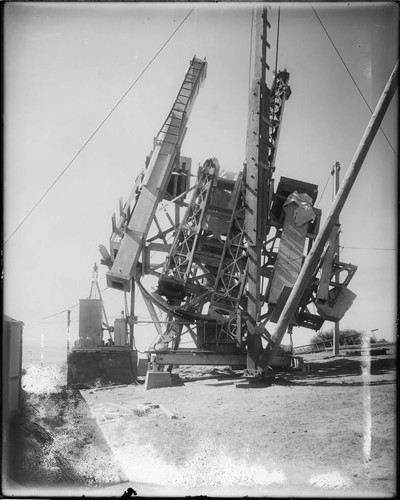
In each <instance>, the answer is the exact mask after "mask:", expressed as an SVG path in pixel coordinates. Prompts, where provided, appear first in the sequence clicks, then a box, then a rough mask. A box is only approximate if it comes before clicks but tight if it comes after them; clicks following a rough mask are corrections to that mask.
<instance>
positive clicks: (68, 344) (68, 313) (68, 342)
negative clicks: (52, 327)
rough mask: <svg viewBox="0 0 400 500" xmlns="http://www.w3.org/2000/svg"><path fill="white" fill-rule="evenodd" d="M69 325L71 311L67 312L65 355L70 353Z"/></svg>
mask: <svg viewBox="0 0 400 500" xmlns="http://www.w3.org/2000/svg"><path fill="white" fill-rule="evenodd" d="M70 325H71V311H70V310H68V311H67V353H69V352H70V332H69V327H70Z"/></svg>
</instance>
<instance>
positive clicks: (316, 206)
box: [315, 172, 332, 208]
mask: <svg viewBox="0 0 400 500" xmlns="http://www.w3.org/2000/svg"><path fill="white" fill-rule="evenodd" d="M331 177H332V174H331V172H329V175H328V179H327V181H326V183H325V187H324V189H323V191H322V194H321V197H320V199H319V201H318V203H317V204H316V205H315V208H318V205H319V204H320V203H321V200H322V197H323V196H324V193H325V189H326V187H327V185H328V182H329V179H330V178H331Z"/></svg>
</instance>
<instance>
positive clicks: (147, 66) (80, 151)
mask: <svg viewBox="0 0 400 500" xmlns="http://www.w3.org/2000/svg"><path fill="white" fill-rule="evenodd" d="M193 11H194V9H192V10H191V11H190V12H189V14H187V16H186V17H185V18H184V19H183V21H181V23H180V24H179V26H178V27H177V28H176V29H175V31H174V32H173V33H172V35H170V36H169V38H168V39H167V41H166V42H164V43H163V45H162V46H161V48H160V49H159V50H158V51H157V53H156V54H155V56H153V58H152V59H151V60H150V62H149V63H148V64H147V65H146V67H145V68H144V70H143V71H142V72H141V73H140V75H139V76H138V77H137V78H136V80H135V81H134V82H133V83H132V85H131V86H130V87H129V88H128V90H127V91H126V92H125V93H124V94H123V96H122V97H121V98H120V99H119V100H118V101H117V103H116V104H115V105H114V106H113V108H112V109H111V111H110V112H109V113H108V114H107V116H106V117H105V118H104V119H103V121H102V122H101V123H100V125H99V126H98V127H97V128H96V129H95V131H94V132H93V133H92V134H91V135H90V137H89V138H88V139H87V140H86V142H85V143H84V144H83V146H81V148H80V149H79V150H78V152H77V153H76V154H75V156H74V157H73V158H72V160H71V161H70V162H69V163H68V165H67V166H66V167H65V168H64V170H63V171H62V172H61V173H60V174H59V175H58V177H57V178H56V179H55V181H53V183H52V184H51V185H50V187H48V188H47V190H46V191H45V193H44V194H43V195H42V196H41V198H39V200H38V201H37V202H36V204H35V205H34V206H33V208H31V210H30V211H29V212H28V213H27V215H25V217H24V218H23V219H22V221H21V222H20V223H19V224H18V226H17V227H16V228H15V229H14V231H13V232H12V233H11V236H9V238H7V240H6V241H5V243H7V242H8V241H10V239H11V238H12V237H13V236H14V234H15V233H16V232H17V231H18V229H19V228H20V227H21V226H22V225H23V224H24V223H25V221H26V220H27V219H28V217H29V216H30V215H31V214H32V213H33V212H34V211H35V209H36V208H37V207H38V205H39V204H40V203H41V202H42V201H43V200H44V198H45V197H46V196H47V194H48V193H49V192H50V191H51V189H52V188H53V187H54V186H55V185H56V184H57V182H58V181H59V180H60V179H61V177H62V176H63V175H64V174H65V172H66V171H67V170H68V169H69V167H70V166H71V165H72V164H73V162H74V161H75V160H76V158H78V156H79V155H80V154H81V153H82V151H83V150H84V149H85V148H86V146H87V145H88V144H89V142H90V141H91V140H92V139H93V137H94V136H95V135H96V134H97V132H98V131H99V130H100V129H101V127H102V126H103V125H104V124H105V123H106V121H107V120H108V119H109V118H110V116H111V115H112V113H113V112H114V111H115V110H116V108H117V107H118V106H119V105H120V104H121V102H122V101H123V100H124V99H125V97H126V96H127V95H128V93H129V92H130V91H131V90H132V88H133V87H134V86H135V85H136V83H137V82H138V81H139V80H140V78H141V77H142V76H143V75H144V73H145V72H146V71H147V69H148V68H149V67H150V66H151V64H152V63H153V62H154V60H155V59H156V58H157V56H158V55H159V54H160V52H161V51H162V50H163V49H164V47H165V46H166V45H167V44H168V42H169V41H170V40H171V39H172V38H173V36H174V35H175V33H176V32H177V31H178V30H179V28H180V27H181V26H182V25H183V23H184V22H185V21H186V19H187V18H188V17H189V16H190V14H191V13H192V12H193Z"/></svg>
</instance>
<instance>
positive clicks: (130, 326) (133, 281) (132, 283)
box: [129, 278, 136, 351]
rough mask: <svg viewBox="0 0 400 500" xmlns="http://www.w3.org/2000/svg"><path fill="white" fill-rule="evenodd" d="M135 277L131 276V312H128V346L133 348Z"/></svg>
mask: <svg viewBox="0 0 400 500" xmlns="http://www.w3.org/2000/svg"><path fill="white" fill-rule="evenodd" d="M135 289H136V284H135V279H134V278H131V313H130V317H129V318H130V321H129V348H130V350H131V351H132V350H133V336H134V333H135V330H134V328H135V323H134V321H135Z"/></svg>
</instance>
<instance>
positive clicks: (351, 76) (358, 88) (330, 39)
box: [310, 5, 397, 156]
mask: <svg viewBox="0 0 400 500" xmlns="http://www.w3.org/2000/svg"><path fill="white" fill-rule="evenodd" d="M310 7H311V8H312V10H313V12H314V14H315V15H316V17H317V19H318V21H319V23H320V24H321V26H322V29H323V30H324V31H325V33H326V36H327V37H328V38H329V41H330V42H331V44H332V46H333V48H334V49H335V51H336V53H337V55H338V56H339V58H340V60H341V61H342V63H343V66H344V67H345V68H346V71H347V73H348V74H349V76H350V78H351V79H352V80H353V83H354V85H355V86H356V88H357V90H358V92H359V93H360V95H361V97H362V98H363V100H364V102H365V104H366V105H367V108H368V109H369V110H370V112H371V115H372V114H373V111H372V109H371V107H370V105H369V104H368V101H367V100H366V99H365V97H364V95H363V93H362V92H361V89H360V87H359V86H358V85H357V82H356V81H355V79H354V78H353V75H352V74H351V72H350V70H349V68H348V67H347V65H346V63H345V62H344V60H343V57H342V56H341V55H340V53H339V51H338V49H337V48H336V45H335V44H334V42H333V40H332V38H331V37H330V36H329V33H328V32H327V30H326V29H325V26H324V25H323V24H322V21H321V19H320V18H319V16H318V14H317V13H316V12H315V9H314V7H313V6H312V5H310ZM379 128H380V130H381V132H382V134H383V135H384V136H385V139H386V140H387V142H388V144H389V146H390V147H391V148H392V151H393V153H394V154H395V156H397V153H396V151H395V149H394V147H393V146H392V144H391V143H390V141H389V138H388V136H387V135H386V134H385V132H384V130H383V129H382V127H379Z"/></svg>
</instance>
